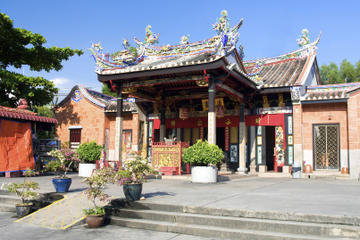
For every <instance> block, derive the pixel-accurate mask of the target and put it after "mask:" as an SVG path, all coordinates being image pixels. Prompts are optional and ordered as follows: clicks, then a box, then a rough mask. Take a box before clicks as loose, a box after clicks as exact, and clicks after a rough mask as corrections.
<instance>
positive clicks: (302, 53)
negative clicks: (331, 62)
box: [244, 47, 316, 64]
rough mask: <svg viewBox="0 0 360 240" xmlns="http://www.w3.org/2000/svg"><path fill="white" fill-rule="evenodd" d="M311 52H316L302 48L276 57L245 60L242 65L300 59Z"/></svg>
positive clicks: (308, 48)
mask: <svg viewBox="0 0 360 240" xmlns="http://www.w3.org/2000/svg"><path fill="white" fill-rule="evenodd" d="M313 51H316V50H312V49H311V48H310V47H304V48H300V49H297V50H295V51H291V52H287V53H284V54H281V55H278V56H273V57H264V58H257V59H251V60H245V61H244V64H249V63H256V62H276V61H282V60H287V59H292V58H301V57H305V56H308V55H309V54H310V53H311V52H313ZM271 60H273V61H271Z"/></svg>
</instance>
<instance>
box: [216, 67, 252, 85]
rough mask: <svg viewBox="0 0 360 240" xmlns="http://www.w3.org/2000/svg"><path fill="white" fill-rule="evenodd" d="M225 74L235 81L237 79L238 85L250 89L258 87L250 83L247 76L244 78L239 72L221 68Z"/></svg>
mask: <svg viewBox="0 0 360 240" xmlns="http://www.w3.org/2000/svg"><path fill="white" fill-rule="evenodd" d="M222 68H223V69H224V70H225V72H226V73H228V74H229V75H230V76H232V77H234V78H235V79H237V80H238V81H239V82H240V83H243V84H245V85H247V86H249V87H251V88H252V89H257V88H258V85H257V84H256V83H255V82H254V81H252V80H251V79H249V78H248V77H247V76H244V74H243V73H241V72H239V71H238V70H236V69H229V68H227V67H222Z"/></svg>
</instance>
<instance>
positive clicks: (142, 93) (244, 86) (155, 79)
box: [90, 10, 360, 174]
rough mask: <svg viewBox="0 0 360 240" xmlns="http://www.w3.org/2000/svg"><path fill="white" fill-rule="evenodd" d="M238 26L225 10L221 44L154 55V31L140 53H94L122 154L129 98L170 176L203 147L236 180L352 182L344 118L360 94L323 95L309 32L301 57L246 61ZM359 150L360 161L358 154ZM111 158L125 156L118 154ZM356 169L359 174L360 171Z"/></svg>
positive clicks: (183, 44)
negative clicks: (203, 143) (273, 175)
mask: <svg viewBox="0 0 360 240" xmlns="http://www.w3.org/2000/svg"><path fill="white" fill-rule="evenodd" d="M242 23H243V20H242V19H241V20H240V21H239V22H238V23H237V24H235V25H234V26H230V23H229V20H228V18H227V11H225V10H223V11H222V12H221V17H220V18H219V19H217V22H216V23H215V24H213V29H214V30H215V35H214V36H213V37H211V38H209V39H206V40H202V41H197V42H190V41H189V36H188V35H186V36H183V37H181V39H180V43H179V44H178V45H164V46H156V45H155V44H156V43H158V40H159V34H155V33H153V32H152V31H151V26H150V25H149V26H147V27H146V35H145V40H144V41H140V40H138V39H136V38H135V39H134V42H135V44H136V47H134V46H131V45H130V43H129V41H128V40H124V42H123V47H124V50H121V51H118V52H115V53H113V54H109V53H105V52H103V48H102V46H101V45H100V44H99V43H97V44H93V45H92V48H91V49H90V50H91V51H92V53H93V56H94V59H95V61H96V73H97V75H98V80H99V81H100V82H102V83H105V84H108V86H109V87H110V88H111V89H112V90H113V91H116V92H117V94H118V98H117V113H116V137H115V141H117V145H118V146H121V138H120V137H119V136H120V133H121V132H122V119H123V116H122V110H121V109H122V104H123V99H125V98H128V97H132V98H136V103H137V105H138V107H139V108H140V109H141V110H142V112H144V113H145V115H146V118H147V124H146V129H147V132H146V138H147V148H148V150H147V154H148V156H150V157H152V161H153V164H154V163H155V165H156V166H160V167H163V169H164V170H169V169H170V170H169V171H170V172H171V173H172V174H178V173H179V174H181V172H186V171H188V168H186V166H183V165H182V164H181V151H182V148H183V147H186V146H188V145H192V144H194V143H195V142H196V141H197V140H198V139H207V140H208V142H209V143H212V144H217V145H218V146H219V147H220V148H222V149H223V151H224V153H226V154H225V155H226V157H225V159H224V162H225V163H226V168H227V169H229V170H231V171H235V172H239V173H244V172H251V173H255V172H269V171H273V172H279V173H280V172H283V173H287V174H288V173H289V172H290V171H291V166H292V165H293V164H294V163H297V164H299V166H301V167H302V169H303V170H304V171H307V172H312V171H321V170H325V171H335V172H339V173H340V174H341V173H343V174H348V173H349V166H350V158H351V154H352V153H351V147H350V145H351V141H350V139H349V135H350V133H349V131H348V128H349V127H350V125H349V123H348V120H346V121H343V120H342V119H339V116H342V117H343V116H344V114H345V116H346V117H347V118H348V117H349V114H351V113H349V112H350V110H349V106H350V105H351V104H349V101H350V100H351V97H352V96H355V98H356V95H357V89H359V87H360V85H358V84H352V85H351V84H345V85H327V86H320V75H319V69H318V65H317V60H316V51H317V44H318V42H319V39H320V36H319V37H318V38H317V39H316V40H315V41H314V42H311V41H310V39H309V37H308V30H307V29H304V30H303V31H302V36H301V38H300V39H298V44H299V48H298V49H297V50H295V51H292V52H288V53H286V54H283V55H281V56H277V57H271V58H261V59H257V60H247V61H245V60H243V51H242V47H239V48H237V42H238V40H239V29H240V27H241V25H242ZM354 101H355V100H354ZM354 107H355V106H354ZM320 115H321V116H324V117H323V118H321V119H320V118H318V117H319V116H320ZM343 118H344V117H343ZM306 119H308V120H306ZM305 120H306V121H308V122H306V121H305ZM356 124H357V123H356ZM355 127H356V129H357V131H360V125H359V127H358V126H357V125H356V126H355ZM355 127H354V128H355ZM342 131H343V132H344V133H342ZM343 134H345V135H346V138H343V137H341V138H340V135H341V136H342V135H343ZM161 146H162V147H161ZM353 148H354V149H355V150H354V151H353V154H355V155H356V154H358V152H357V151H359V150H356V149H360V146H359V147H357V145H356V146H355V145H354V146H353ZM162 150H164V151H165V152H163V153H161V151H162ZM355 155H354V156H355ZM115 156H121V148H120V147H118V148H117V149H115ZM118 160H121V159H120V157H119V158H118ZM354 164H355V165H354V167H353V168H354V173H355V172H356V171H359V170H360V168H359V167H357V166H358V164H356V163H354ZM355 169H356V170H355ZM350 172H351V170H350Z"/></svg>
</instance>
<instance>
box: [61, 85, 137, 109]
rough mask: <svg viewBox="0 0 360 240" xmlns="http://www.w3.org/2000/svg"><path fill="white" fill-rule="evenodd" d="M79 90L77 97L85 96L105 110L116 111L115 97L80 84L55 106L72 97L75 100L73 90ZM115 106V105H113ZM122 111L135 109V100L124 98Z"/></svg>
mask: <svg viewBox="0 0 360 240" xmlns="http://www.w3.org/2000/svg"><path fill="white" fill-rule="evenodd" d="M76 91H79V93H80V94H79V95H78V96H77V97H78V99H81V98H82V97H85V98H86V99H87V100H89V101H90V102H91V103H93V104H95V105H96V106H98V107H100V108H103V109H104V111H105V112H116V98H114V97H112V96H109V95H106V94H103V93H100V92H97V91H94V90H91V89H88V88H86V87H84V86H82V85H75V86H74V87H73V88H72V89H71V91H70V92H69V94H68V95H67V96H66V97H65V98H64V99H63V100H62V101H61V102H60V103H58V104H57V107H60V106H62V105H64V104H65V103H66V102H67V101H69V100H70V99H73V100H75V101H76V99H74V98H75V95H76V94H75V92H76ZM114 106H115V107H114ZM123 111H124V112H129V111H132V112H133V111H137V107H136V104H135V102H130V101H129V100H125V101H124V102H123Z"/></svg>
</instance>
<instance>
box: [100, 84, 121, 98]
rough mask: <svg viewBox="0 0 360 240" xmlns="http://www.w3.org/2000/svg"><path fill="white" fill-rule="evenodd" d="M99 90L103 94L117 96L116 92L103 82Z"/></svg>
mask: <svg viewBox="0 0 360 240" xmlns="http://www.w3.org/2000/svg"><path fill="white" fill-rule="evenodd" d="M101 92H102V93H103V94H106V95H109V96H112V97H117V95H116V92H112V91H111V89H110V88H109V87H108V85H106V84H103V86H102V88H101Z"/></svg>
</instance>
